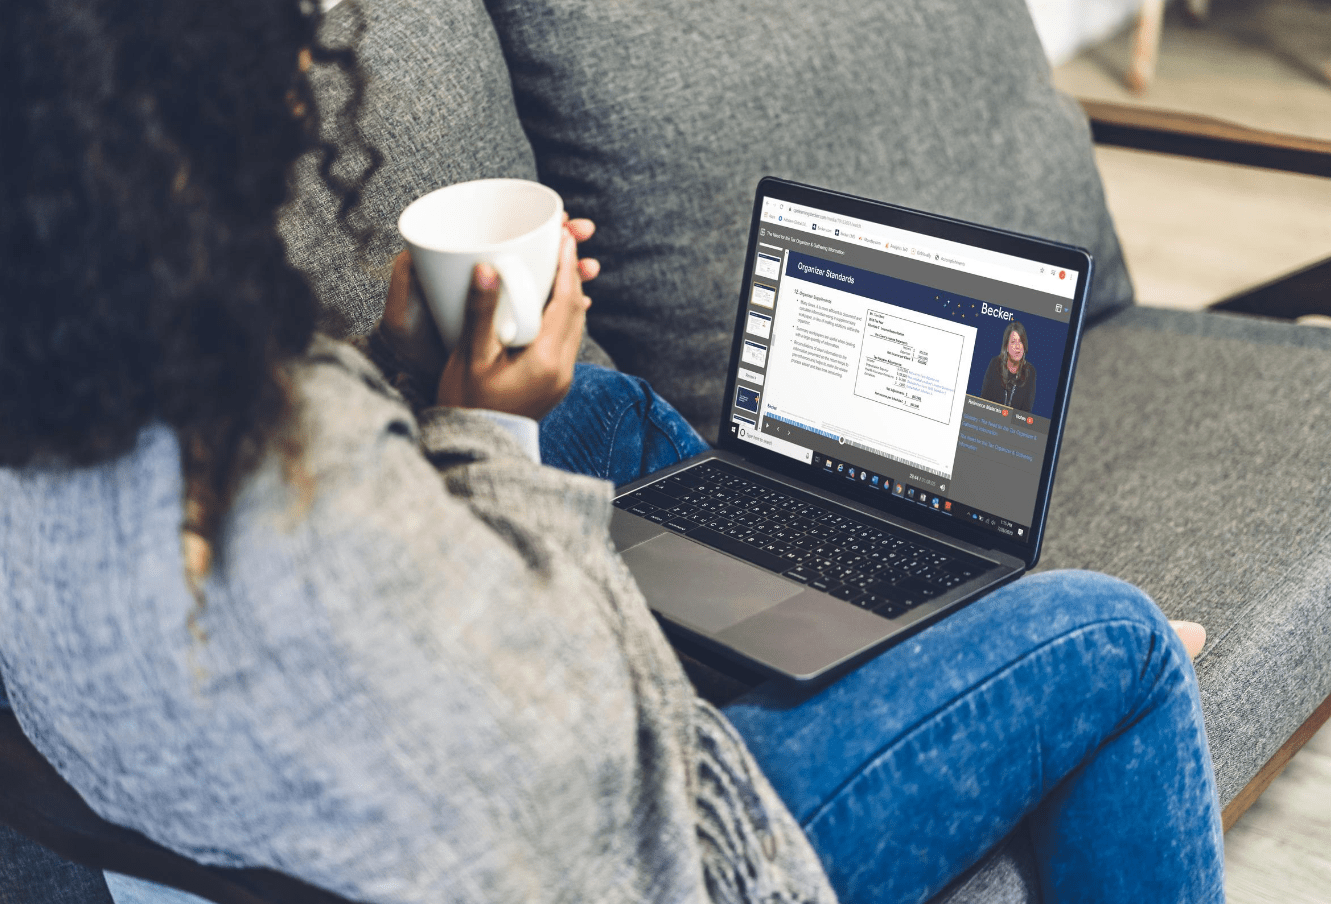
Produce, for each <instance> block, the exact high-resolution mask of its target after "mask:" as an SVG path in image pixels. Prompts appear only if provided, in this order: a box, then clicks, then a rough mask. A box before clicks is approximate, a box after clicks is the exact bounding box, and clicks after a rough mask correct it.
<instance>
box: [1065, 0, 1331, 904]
mask: <svg viewBox="0 0 1331 904" xmlns="http://www.w3.org/2000/svg"><path fill="white" fill-rule="evenodd" d="M1175 5H1176V6H1177V5H1179V4H1175ZM1128 40H1129V39H1128V36H1127V35H1126V34H1122V35H1118V36H1116V37H1115V38H1112V39H1110V40H1108V41H1106V42H1104V43H1103V44H1101V45H1098V46H1096V47H1094V48H1091V49H1090V50H1088V51H1086V52H1085V53H1083V54H1082V55H1081V56H1079V57H1078V58H1076V59H1074V60H1072V61H1071V62H1069V63H1067V64H1065V65H1063V66H1061V67H1059V68H1058V69H1057V70H1056V71H1055V80H1056V81H1057V82H1058V84H1059V86H1060V87H1062V88H1063V89H1064V90H1065V91H1068V92H1069V93H1071V94H1073V95H1075V96H1079V97H1083V98H1089V99H1096V100H1113V101H1117V102H1131V103H1143V104H1147V105H1153V106H1160V107H1168V108H1172V109H1175V110H1183V111H1187V112H1192V113H1202V114H1206V115H1210V116H1219V117H1222V118H1227V119H1232V120H1236V121H1239V122H1242V123H1243V124H1244V125H1249V126H1253V127H1258V128H1266V129H1271V130H1276V131H1284V132H1292V133H1295V134H1302V135H1308V136H1313V137H1319V138H1331V83H1328V82H1327V81H1325V80H1324V75H1323V74H1322V73H1321V72H1319V70H1318V65H1317V64H1318V61H1320V60H1331V3H1327V2H1324V0H1322V2H1317V0H1214V17H1213V20H1212V21H1211V22H1210V23H1207V24H1203V25H1201V26H1196V25H1192V24H1190V23H1187V22H1185V21H1184V19H1183V17H1182V15H1181V14H1180V11H1179V10H1177V9H1171V13H1170V15H1169V16H1168V18H1167V24H1166V29H1165V34H1164V40H1163V42H1162V53H1161V58H1160V68H1159V76H1158V81H1157V83H1156V84H1155V85H1154V86H1153V88H1152V89H1151V91H1150V92H1149V93H1148V94H1146V95H1145V96H1143V97H1134V96H1133V95H1131V94H1129V93H1128V92H1127V90H1126V89H1125V88H1124V87H1123V82H1122V76H1123V72H1124V71H1125V70H1126V68H1127V61H1128V47H1129V44H1128ZM1097 156H1098V158H1099V164H1100V170H1101V174H1102V176H1103V178H1104V181H1105V190H1106V194H1107V196H1108V199H1109V207H1110V210H1111V212H1112V213H1113V215H1114V220H1115V222H1116V224H1117V226H1118V229H1119V233H1120V236H1121V238H1122V241H1123V245H1124V249H1125V252H1126V255H1127V259H1128V266H1129V269H1130V270H1131V272H1132V276H1133V281H1134V282H1135V283H1136V286H1137V293H1138V297H1139V300H1140V301H1141V302H1142V303H1144V304H1151V305H1158V306H1163V307H1175V308H1185V309H1192V310H1195V309H1198V308H1202V307H1205V306H1206V305H1208V304H1210V303H1212V302H1214V301H1217V300H1219V299H1221V298H1224V297H1226V296H1228V295H1231V294H1235V293H1237V292H1239V291H1242V290H1244V289H1247V288H1249V287H1251V286H1253V285H1257V284H1260V283H1264V282H1266V281H1267V280H1269V279H1272V278H1274V277H1276V276H1279V275H1281V274H1282V273H1284V272H1287V271H1290V270H1293V269H1296V268H1298V267H1300V266H1302V265H1304V264H1307V263H1311V262H1313V261H1317V260H1321V259H1323V258H1326V257H1328V256H1331V179H1314V178H1311V177H1304V176H1289V175H1283V174H1273V173H1266V172H1261V171H1256V170H1249V169H1244V168H1240V167H1228V166H1222V165H1219V164H1209V163H1198V162H1192V161H1181V160H1174V159H1170V158H1165V157H1159V156H1154V155H1149V154H1142V153H1137V152H1133V151H1124V150H1117V149H1100V150H1099V151H1097ZM1328 479H1331V475H1328ZM1225 868H1226V882H1225V886H1226V890H1227V893H1228V897H1229V902H1230V904H1331V723H1328V724H1327V725H1326V726H1325V727H1323V728H1322V730H1321V731H1319V732H1318V733H1317V735H1315V736H1314V737H1313V739H1312V740H1311V741H1310V742H1309V743H1308V744H1307V745H1306V746H1305V747H1304V748H1303V749H1302V750H1301V751H1300V752H1299V753H1297V754H1296V755H1295V756H1294V759H1293V760H1292V761H1291V762H1290V764H1289V766H1288V767H1287V768H1286V769H1285V771H1284V772H1283V773H1281V774H1280V776H1279V777H1278V778H1276V780H1275V781H1274V782H1273V783H1272V784H1271V786H1270V787H1269V788H1268V789H1267V790H1266V793H1265V794H1264V795H1262V797H1261V798H1259V799H1258V801H1257V802H1256V803H1255V804H1254V805H1253V806H1252V808H1251V809H1249V810H1248V811H1247V813H1246V814H1244V816H1243V817H1242V818H1240V819H1239V821H1238V823H1237V824H1236V825H1235V826H1234V827H1233V828H1232V829H1231V830H1230V831H1229V833H1228V834H1227V835H1226V836H1225Z"/></svg>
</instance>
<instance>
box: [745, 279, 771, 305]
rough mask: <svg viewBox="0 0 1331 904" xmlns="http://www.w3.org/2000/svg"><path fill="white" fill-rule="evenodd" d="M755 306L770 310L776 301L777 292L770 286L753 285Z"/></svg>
mask: <svg viewBox="0 0 1331 904" xmlns="http://www.w3.org/2000/svg"><path fill="white" fill-rule="evenodd" d="M751 298H752V301H753V303H754V304H756V305H758V306H759V307H762V308H770V307H771V306H772V303H773V302H774V301H775V300H776V290H775V289H773V288H771V287H770V286H763V285H759V284H758V283H754V284H753V295H752V296H751Z"/></svg>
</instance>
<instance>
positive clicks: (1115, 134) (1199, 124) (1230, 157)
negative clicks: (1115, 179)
mask: <svg viewBox="0 0 1331 904" xmlns="http://www.w3.org/2000/svg"><path fill="white" fill-rule="evenodd" d="M1080 103H1081V106H1082V109H1084V110H1085V111H1086V115H1087V116H1088V117H1090V120H1091V135H1092V136H1093V137H1094V139H1095V142H1096V143H1097V144H1108V145H1117V146H1119V147H1127V148H1133V149H1135V150H1139V151H1154V152H1156V153H1160V154H1177V155H1180V156H1184V157H1196V158H1198V159H1201V160H1216V161H1219V162H1222V163H1238V164H1242V165H1244V166H1257V167H1263V168H1265V169H1274V170H1283V171H1284V172H1289V173H1303V174H1304V175H1308V176H1324V177H1327V178H1331V141H1320V140H1318V139H1315V138H1304V137H1302V136H1298V135H1286V134H1282V133H1280V132H1265V131H1262V130H1260V129H1250V128H1248V127H1246V126H1241V125H1238V124H1237V123H1232V122H1227V121H1225V120H1223V119H1215V118H1212V117H1210V116H1197V115H1194V114H1191V113H1178V112H1174V111H1172V110H1158V109H1154V108H1151V107H1139V106H1133V105H1128V104H1115V103H1107V102H1104V101H1092V100H1082V101H1080Z"/></svg>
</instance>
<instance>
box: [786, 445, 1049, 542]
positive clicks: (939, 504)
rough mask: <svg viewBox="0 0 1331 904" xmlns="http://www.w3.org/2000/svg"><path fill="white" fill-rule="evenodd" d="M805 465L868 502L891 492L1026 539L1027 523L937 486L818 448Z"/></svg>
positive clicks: (914, 502) (987, 529)
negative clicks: (966, 501)
mask: <svg viewBox="0 0 1331 904" xmlns="http://www.w3.org/2000/svg"><path fill="white" fill-rule="evenodd" d="M809 468H810V470H812V471H813V472H814V473H816V474H818V475H819V479H820V480H821V481H822V482H824V483H827V484H829V485H831V486H832V487H835V488H836V489H838V490H839V491H840V492H842V493H843V494H845V495H848V496H853V497H858V498H862V499H864V500H865V501H867V502H870V503H872V501H873V497H874V495H876V494H879V493H881V494H883V495H888V496H895V497H897V498H898V499H900V500H902V501H904V502H909V503H913V504H915V505H919V506H923V507H924V508H927V509H931V510H933V511H935V512H938V513H939V514H940V515H945V516H947V517H949V518H960V519H961V520H963V521H967V522H969V523H970V524H971V525H972V526H974V527H978V528H980V529H982V530H985V531H988V532H990V533H995V534H999V535H1001V536H1004V537H1010V538H1012V539H1014V540H1018V541H1022V542H1025V541H1026V540H1027V539H1028V537H1027V534H1028V532H1029V528H1030V526H1029V525H1026V524H1017V523H1015V522H1013V521H1009V520H1008V519H1007V518H1002V517H999V516H998V515H995V514H992V513H991V512H986V511H982V510H980V509H977V508H973V507H971V506H968V505H963V504H961V503H960V502H958V501H957V500H955V499H949V498H948V497H946V496H944V495H941V494H940V493H939V492H938V491H937V490H931V489H928V488H926V487H918V486H915V485H913V484H910V483H907V482H905V481H902V480H893V479H892V478H891V476H889V475H887V474H881V473H878V472H876V471H871V470H869V469H868V468H865V467H863V466H861V465H854V464H850V463H849V462H845V461H841V460H839V459H836V458H832V457H831V456H828V455H824V454H822V453H821V452H814V453H813V455H812V458H811V459H810V460H809ZM848 485H849V486H848ZM851 487H854V488H855V491H852V489H851Z"/></svg>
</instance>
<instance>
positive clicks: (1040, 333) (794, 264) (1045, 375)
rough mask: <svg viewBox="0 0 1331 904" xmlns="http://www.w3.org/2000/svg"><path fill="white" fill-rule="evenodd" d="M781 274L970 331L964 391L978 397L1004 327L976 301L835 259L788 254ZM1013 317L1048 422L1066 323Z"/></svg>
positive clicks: (1040, 413) (1037, 409) (1038, 409)
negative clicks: (1027, 345)
mask: <svg viewBox="0 0 1331 904" xmlns="http://www.w3.org/2000/svg"><path fill="white" fill-rule="evenodd" d="M801 263H803V264H805V265H806V266H811V267H817V268H819V269H820V270H827V271H829V272H834V273H841V274H844V275H846V276H851V277H854V279H855V282H854V284H853V285H852V284H851V283H849V282H844V281H842V280H839V279H833V278H831V277H829V276H819V275H818V274H816V273H802V272H800V270H799V265H800V264H801ZM786 276H787V277H793V278H794V279H801V280H804V281H805V282H810V283H814V284H815V285H820V286H828V287H829V288H833V289H840V290H841V291H843V292H850V293H851V294H854V295H860V296H862V297H864V298H871V299H873V300H874V301H885V302H887V303H888V304H894V305H896V306H897V307H902V308H909V309H910V310H912V311H919V312H920V313H921V314H928V315H930V316H932V317H941V318H943V319H944V320H954V321H956V322H957V323H964V324H966V325H967V326H972V327H975V354H974V355H973V356H972V358H971V372H970V380H969V382H968V383H967V384H966V391H967V392H968V393H970V394H971V395H974V396H978V395H979V394H980V387H981V386H982V385H983V384H984V371H985V369H986V368H987V367H988V366H989V362H990V361H991V360H993V357H994V355H997V354H998V353H999V351H1000V349H1001V346H1002V344H1003V331H1004V330H1005V329H1007V325H1008V323H1009V321H1007V320H1003V319H1000V318H998V317H991V316H986V315H984V314H981V313H980V311H981V308H980V305H981V301H980V300H979V299H977V298H969V297H967V296H965V295H955V294H952V293H949V292H943V291H941V290H939V289H931V288H929V287H928V286H922V285H919V284H918V283H913V282H906V281H905V280H904V279H897V278H896V277H893V276H885V275H884V274H882V273H874V272H872V271H869V270H861V269H860V268H859V267H848V266H846V265H845V264H840V263H837V262H836V261H829V260H824V259H823V258H821V257H812V256H810V255H807V254H800V253H799V252H797V251H792V252H790V257H789V258H788V259H787V261H786ZM1013 319H1015V320H1016V321H1017V322H1019V323H1020V324H1021V325H1022V326H1024V327H1025V328H1026V337H1027V338H1028V339H1029V340H1030V348H1028V349H1027V350H1026V353H1027V357H1028V358H1029V359H1030V362H1031V364H1032V365H1034V367H1035V371H1036V377H1037V378H1036V381H1035V405H1034V406H1033V407H1032V409H1031V414H1034V415H1035V416H1037V417H1043V418H1048V417H1050V416H1052V415H1053V412H1054V389H1055V384H1056V383H1057V382H1058V372H1059V370H1060V369H1061V367H1060V365H1061V360H1060V359H1061V358H1062V355H1063V345H1064V343H1065V342H1067V337H1068V325H1067V324H1066V323H1063V322H1062V321H1059V320H1050V319H1049V318H1047V317H1037V316H1035V315H1034V314H1027V313H1024V312H1022V311H1013Z"/></svg>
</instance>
